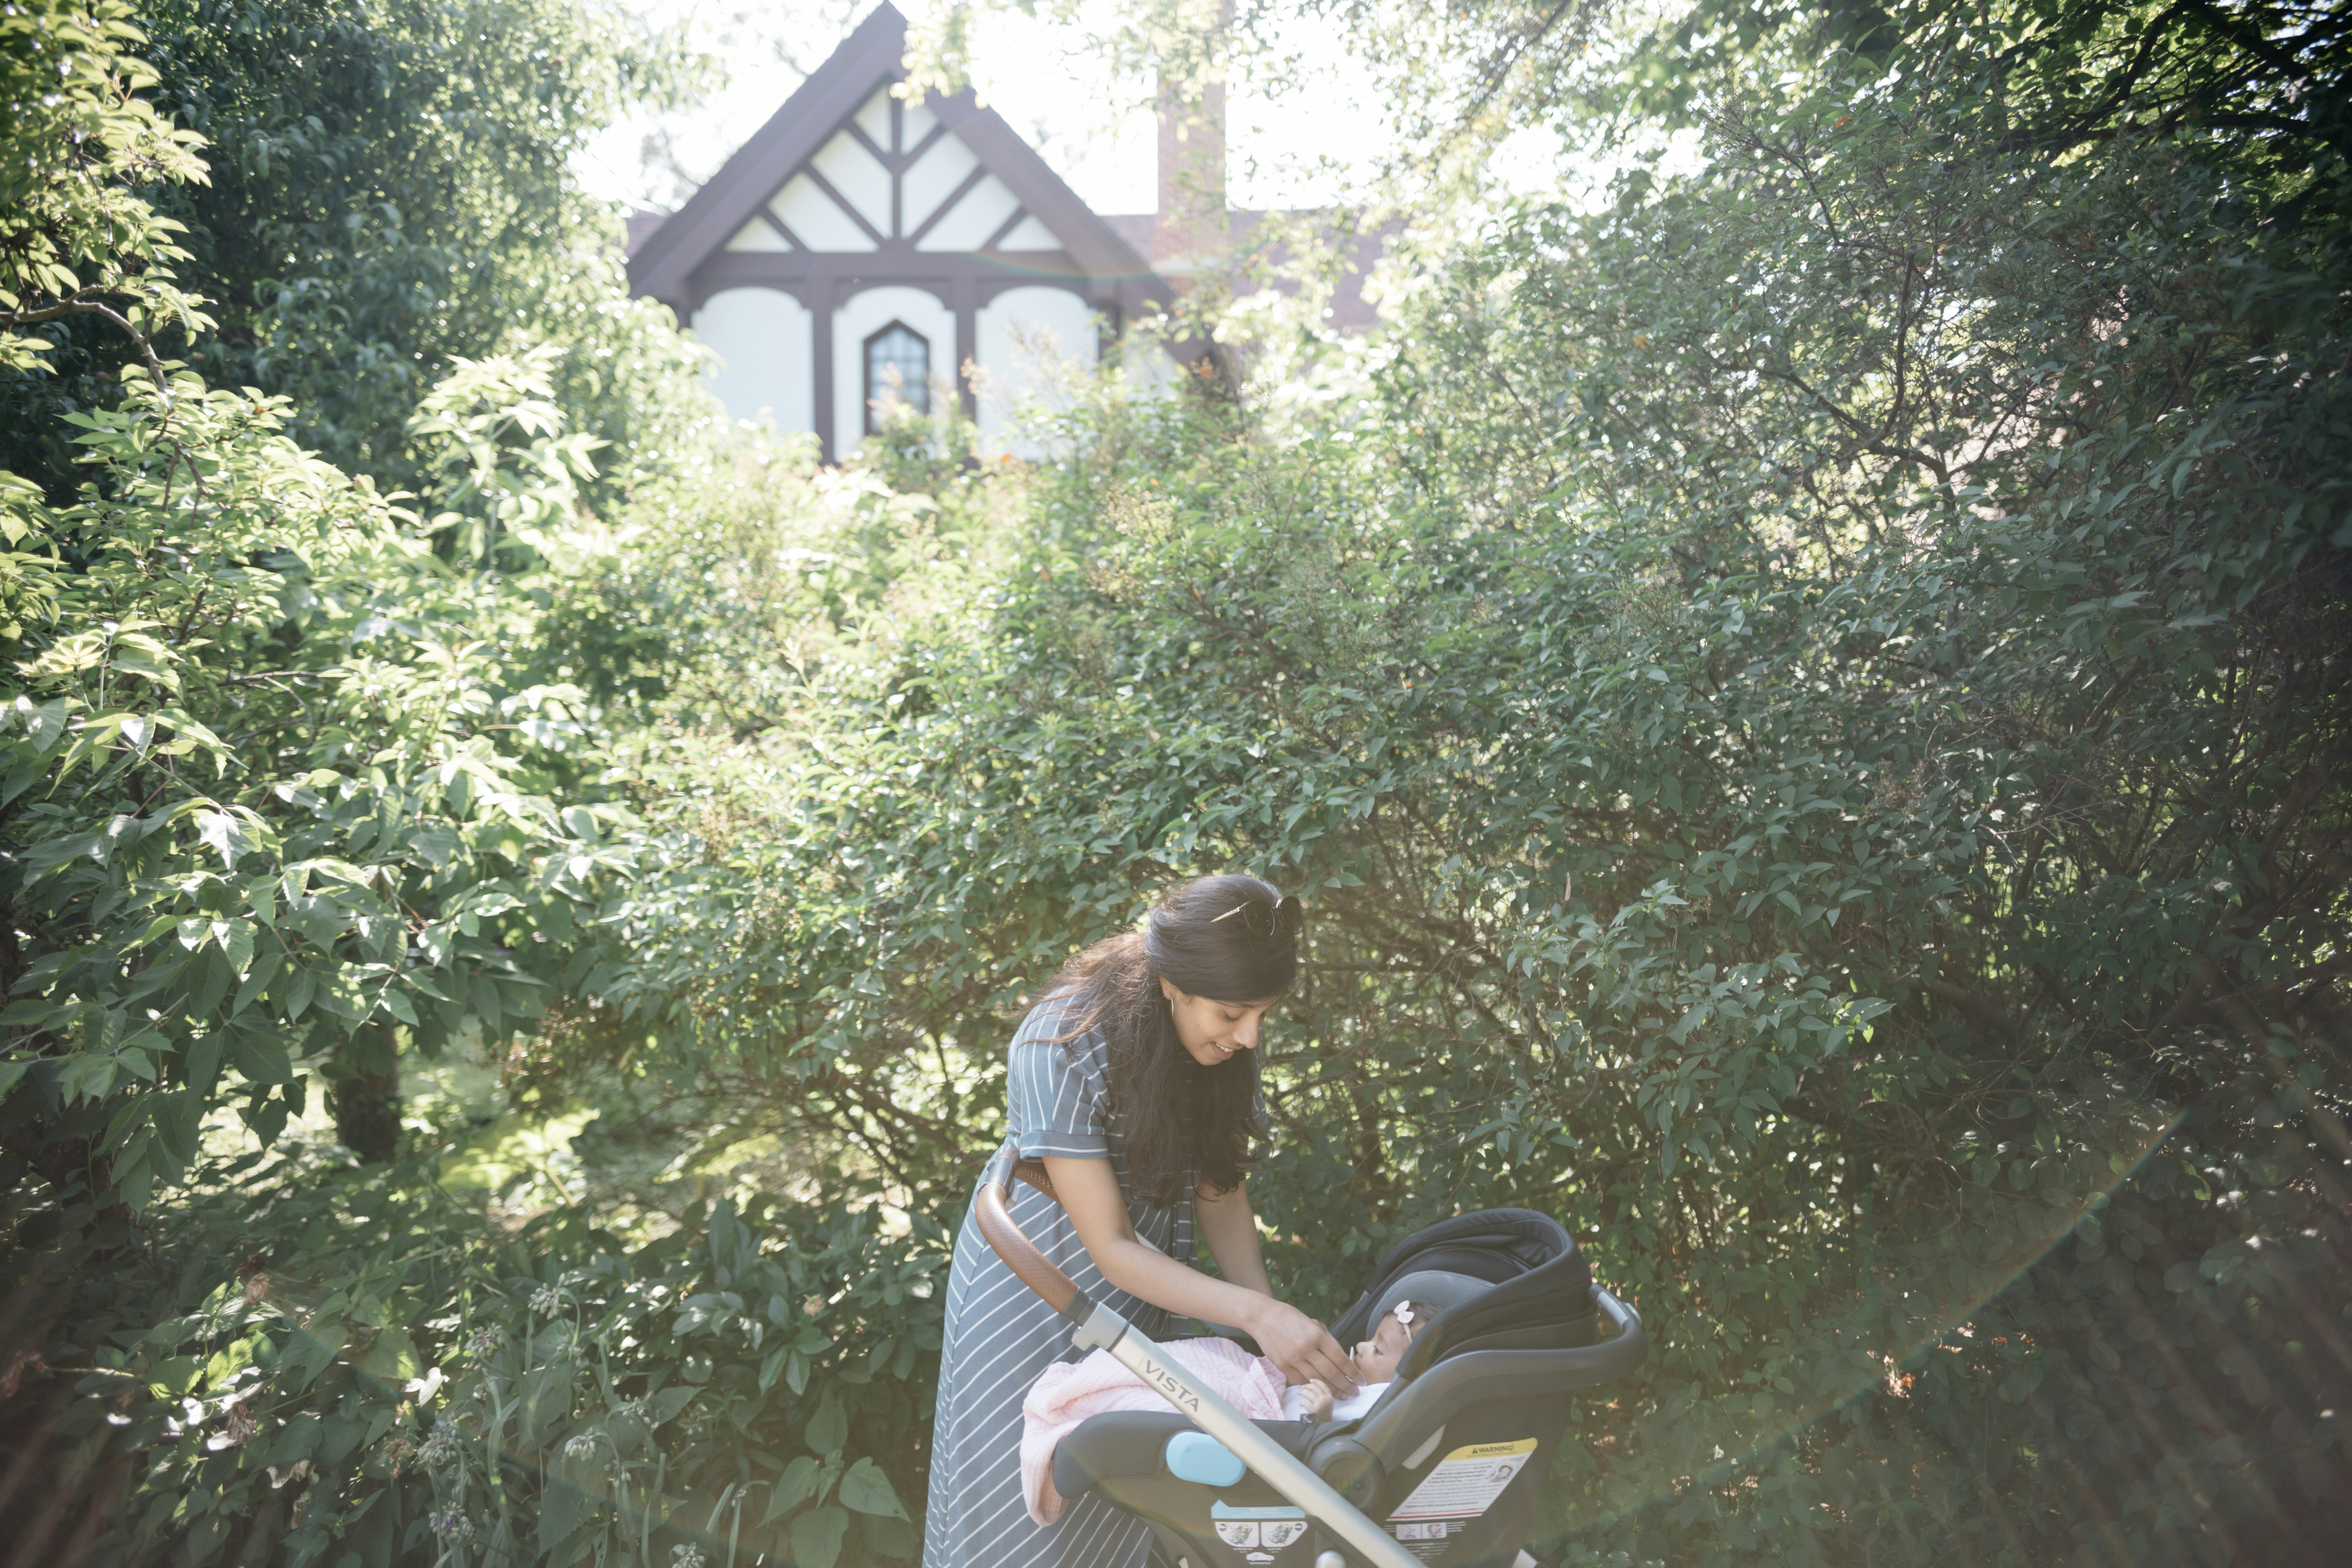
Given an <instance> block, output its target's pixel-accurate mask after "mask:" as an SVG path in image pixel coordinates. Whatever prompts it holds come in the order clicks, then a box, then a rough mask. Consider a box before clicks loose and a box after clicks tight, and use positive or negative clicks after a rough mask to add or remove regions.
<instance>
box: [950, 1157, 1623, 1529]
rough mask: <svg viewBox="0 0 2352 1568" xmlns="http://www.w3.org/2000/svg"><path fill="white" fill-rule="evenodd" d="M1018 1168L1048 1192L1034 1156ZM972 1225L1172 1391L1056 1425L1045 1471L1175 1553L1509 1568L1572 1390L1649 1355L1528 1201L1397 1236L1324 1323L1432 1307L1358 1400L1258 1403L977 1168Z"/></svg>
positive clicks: (1346, 1331)
mask: <svg viewBox="0 0 2352 1568" xmlns="http://www.w3.org/2000/svg"><path fill="white" fill-rule="evenodd" d="M1012 1175H1013V1176H1016V1177H1018V1178H1020V1179H1021V1180H1023V1181H1025V1182H1027V1183H1028V1184H1030V1185H1032V1186H1034V1187H1036V1188H1037V1189H1038V1190H1039V1191H1041V1192H1043V1193H1045V1194H1046V1195H1047V1196H1049V1197H1050V1196H1052V1195H1053V1192H1054V1189H1053V1185H1052V1184H1051V1183H1050V1182H1049V1181H1047V1180H1046V1177H1045V1171H1044V1169H1043V1167H1041V1166H1038V1165H1035V1164H1033V1163H1029V1162H1027V1161H1023V1162H1020V1163H1016V1164H1015V1165H1014V1166H1013V1170H1012ZM974 1216H975V1220H976V1222H977V1223H978V1225H979V1226H980V1230H981V1235H982V1237H985V1238H986V1240H987V1242H988V1244H989V1246H991V1247H993V1248H994V1249H995V1250H996V1254H997V1256H998V1257H1000V1258H1003V1259H1004V1261H1005V1263H1006V1264H1007V1265H1008V1266H1009V1267H1010V1268H1012V1269H1013V1273H1014V1274H1016V1275H1018V1276H1019V1277H1020V1278H1021V1279H1022V1281H1023V1282H1024V1284H1026V1285H1027V1286H1028V1287H1029V1288H1030V1289H1033V1290H1034V1291H1035V1292H1036V1293H1037V1294H1038V1295H1039V1296H1041V1297H1043V1298H1044V1299H1045V1300H1046V1301H1047V1302H1048V1303H1050V1304H1051V1305H1052V1306H1053V1307H1054V1308H1055V1310H1058V1311H1059V1312H1061V1313H1062V1315H1063V1316H1065V1317H1066V1318H1068V1319H1069V1320H1070V1321H1071V1322H1072V1323H1073V1324H1074V1325H1075V1331H1073V1333H1072V1334H1071V1343H1072V1345H1073V1346H1074V1347H1075V1348H1076V1350H1078V1351H1081V1352H1083V1351H1085V1350H1087V1349H1091V1348H1094V1347H1097V1346H1098V1347H1100V1348H1102V1349H1105V1350H1108V1352H1110V1353H1111V1354H1112V1355H1114V1356H1116V1357H1118V1360H1119V1361H1120V1362H1121V1363H1124V1364H1125V1365H1126V1366H1127V1367H1128V1368H1129V1370H1130V1371H1132V1372H1133V1373H1136V1375H1137V1376H1139V1377H1140V1378H1142V1379H1143V1381H1144V1383H1145V1384H1147V1385H1149V1386H1150V1387H1151V1388H1153V1389H1155V1390H1157V1391H1158V1392H1159V1393H1160V1394H1161V1395H1162V1396H1163V1397H1164V1398H1166V1399H1167V1401H1168V1403H1169V1405H1170V1408H1169V1410H1168V1411H1167V1412H1166V1413H1164V1414H1162V1413H1160V1412H1146V1411H1120V1412H1115V1413H1113V1414H1110V1415H1096V1416H1092V1417H1090V1418H1089V1419H1087V1421H1085V1422H1084V1423H1082V1424H1081V1425H1080V1426H1078V1428H1077V1429H1076V1431H1074V1432H1072V1433H1070V1434H1069V1435H1068V1436H1066V1437H1064V1438H1063V1439H1062V1442H1061V1445H1060V1447H1059V1448H1058V1449H1057V1450H1056V1452H1055V1456H1054V1486H1055V1489H1056V1490H1057V1491H1059V1492H1060V1493H1061V1494H1062V1495H1063V1496H1064V1497H1069V1498H1075V1497H1076V1496H1078V1495H1079V1494H1081V1493H1083V1492H1087V1491H1092V1492H1095V1493H1097V1494H1098V1495H1100V1496H1102V1497H1104V1498H1106V1499H1108V1500H1109V1501H1110V1502H1112V1503H1113V1504H1114V1505H1116V1506H1118V1507H1119V1508H1121V1509H1124V1510H1127V1511H1128V1512H1129V1513H1132V1514H1135V1515H1137V1516H1138V1517H1139V1518H1141V1519H1144V1520H1146V1521H1149V1522H1150V1525H1151V1528H1152V1531H1153V1533H1154V1534H1155V1535H1156V1536H1157V1537H1158V1538H1159V1545H1160V1556H1161V1557H1162V1558H1164V1559H1165V1560H1166V1561H1167V1562H1169V1563H1176V1564H1178V1568H1309V1565H1310V1564H1311V1565H1312V1568H1438V1565H1440V1564H1444V1565H1446V1568H1466V1565H1469V1564H1480V1565H1487V1564H1492V1565H1494V1568H1510V1565H1512V1564H1514V1563H1517V1564H1521V1565H1524V1564H1526V1563H1530V1562H1531V1561H1532V1560H1531V1559H1529V1558H1528V1556H1527V1554H1526V1552H1525V1551H1524V1547H1525V1544H1526V1541H1527V1536H1528V1531H1529V1529H1530V1528H1531V1527H1532V1526H1533V1524H1534V1521H1535V1513H1536V1505H1537V1501H1538V1494H1539V1489H1540V1488H1541V1486H1542V1477H1543V1473H1544V1470H1545V1468H1546V1467H1547V1466H1548V1465H1549V1462H1550V1459H1551V1456H1552V1451H1553V1448H1554V1447H1555V1445H1557V1444H1558V1443H1559V1439H1560V1433H1561V1429H1562V1427H1563V1426H1565V1424H1566V1422H1567V1415H1568V1410H1567V1401H1566V1399H1565V1398H1564V1397H1563V1396H1564V1395H1566V1394H1568V1393H1570V1391H1571V1390H1574V1389H1579V1388H1588V1387H1591V1386H1592V1385H1593V1384H1601V1383H1606V1382H1608V1381H1610V1380H1611V1379H1612V1378H1617V1377H1622V1376H1623V1375H1624V1374H1625V1373H1628V1372H1631V1371H1632V1370H1633V1368H1634V1367H1636V1366H1638V1365H1639V1364H1640V1363H1641V1360H1642V1354H1643V1340H1642V1321H1641V1318H1640V1317H1639V1316H1638V1315H1637V1314H1636V1313H1635V1312H1634V1311H1633V1309H1632V1308H1630V1307H1627V1306H1625V1305H1624V1304H1623V1303H1622V1302H1620V1301H1619V1300H1617V1299H1616V1298H1615V1297H1613V1296H1612V1295H1610V1294H1609V1292H1608V1291H1606V1290H1603V1289H1601V1288H1600V1287H1599V1286H1597V1285H1595V1284H1593V1283H1592V1277H1591V1271H1590V1270H1589V1269H1588V1268H1587V1267H1586V1265H1585V1261H1584V1258H1583V1255H1582V1254H1581V1253H1580V1252H1578V1251H1577V1249H1576V1243H1575V1241H1574V1240H1573V1239H1571V1238H1570V1236H1569V1234H1568V1232H1567V1231H1565V1230H1564V1229H1562V1228H1561V1227H1560V1226H1559V1223H1558V1222H1557V1221H1555V1220H1553V1219H1552V1218H1550V1217H1549V1215H1540V1214H1537V1213H1535V1212H1534V1211H1533V1210H1530V1209H1486V1210H1482V1211H1480V1212H1478V1213H1476V1214H1467V1215H1458V1216H1456V1217H1455V1218H1453V1219H1449V1220H1443V1221H1440V1222H1439V1223H1438V1224H1436V1225H1433V1226H1428V1227H1427V1228H1425V1229H1423V1230H1421V1231H1418V1232H1416V1233H1414V1234H1413V1235H1412V1236H1411V1237H1406V1238H1405V1239H1404V1240H1403V1241H1402V1242H1399V1243H1398V1244H1397V1245H1396V1246H1395V1247H1391V1248H1390V1249H1389V1251H1388V1252H1387V1253H1386V1254H1385V1255H1384V1256H1383V1257H1382V1258H1381V1260H1380V1262H1379V1264H1378V1265H1377V1266H1376V1267H1375V1268H1374V1269H1373V1272H1372V1279H1371V1281H1370V1285H1369V1287H1368V1288H1367V1289H1366V1290H1365V1292H1364V1294H1363V1296H1362V1297H1361V1299H1360V1300H1358V1301H1357V1302H1356V1304H1355V1305H1354V1306H1353V1307H1351V1308H1349V1310H1348V1312H1347V1314H1346V1315H1345V1316H1344V1317H1342V1318H1341V1319H1340V1320H1339V1322H1338V1323H1337V1324H1336V1325H1334V1328H1333V1334H1334V1336H1335V1337H1336V1338H1338V1339H1339V1341H1340V1342H1342V1343H1347V1342H1351V1341H1354V1340H1357V1339H1361V1338H1363V1337H1365V1334H1366V1331H1367V1330H1368V1329H1369V1328H1370V1325H1372V1324H1373V1323H1375V1322H1376V1321H1378V1320H1379V1319H1380V1317H1381V1315H1382V1314H1384V1313H1386V1312H1387V1311H1389V1310H1391V1308H1392V1307H1393V1306H1394V1305H1395V1304H1396V1303H1397V1302H1399V1301H1403V1300H1417V1301H1423V1302H1426V1303H1428V1304H1430V1305H1433V1306H1436V1307H1440V1308H1442V1309H1443V1310H1442V1311H1441V1312H1440V1313H1439V1315H1438V1318H1437V1320H1436V1321H1435V1322H1434V1323H1433V1325H1432V1326H1431V1327H1430V1328H1429V1329H1427V1330H1425V1331H1423V1332H1421V1333H1419V1334H1417V1335H1415V1336H1414V1338H1413V1341H1412V1345H1411V1347H1410V1348H1409V1349H1408V1350H1407V1351H1406V1352H1405V1354H1404V1357H1403V1360H1402V1362H1401V1363H1399V1365H1398V1368H1397V1375H1396V1380H1395V1381H1394V1382H1393V1383H1391V1384H1390V1385H1389V1387H1388V1389H1387V1391H1386V1392H1385V1393H1383V1394H1381V1397H1380V1399H1379V1401H1378V1403H1376V1404H1375V1405H1373V1406H1372V1407H1371V1408H1370V1410H1369V1411H1367V1412H1366V1413H1365V1414H1364V1415H1362V1416H1360V1417H1359V1418H1356V1419H1353V1420H1346V1421H1332V1422H1325V1423H1321V1424H1317V1423H1312V1422H1307V1421H1253V1420H1250V1419H1248V1418H1247V1417H1245V1416H1244V1415H1241V1414H1239V1413H1238V1412H1237V1411H1235V1410H1234V1408H1233V1407H1232V1406H1231V1405H1227V1404H1226V1403H1225V1402H1224V1401H1223V1400H1222V1399H1220V1398H1218V1397H1217V1395H1216V1394H1213V1393H1212V1392H1211V1391H1210V1390H1208V1389H1205V1388H1202V1387H1198V1386H1196V1383H1195V1380H1194V1379H1192V1377H1191V1375H1190V1374H1188V1373H1186V1372H1185V1371H1184V1369H1183V1368H1182V1367H1181V1366H1180V1365H1178V1364H1177V1363H1175V1362H1174V1361H1172V1360H1171V1359H1170V1358H1169V1357H1168V1356H1167V1355H1166V1354H1165V1353H1164V1352H1161V1351H1160V1347H1159V1346H1158V1345H1156V1344H1154V1343H1153V1342H1151V1341H1150V1339H1149V1338H1147V1337H1146V1336H1145V1335H1143V1334H1142V1333H1140V1332H1139V1331H1137V1330H1136V1329H1135V1327H1134V1326H1133V1325H1132V1324H1130V1323H1129V1322H1128V1321H1127V1320H1126V1319H1125V1318H1123V1317H1121V1316H1120V1315H1119V1314H1118V1313H1117V1312H1114V1311H1112V1310H1109V1309H1108V1308H1106V1307H1102V1306H1099V1305H1097V1303H1095V1302H1094V1301H1092V1300H1088V1299H1087V1295H1086V1293H1085V1292H1084V1291H1082V1290H1080V1289H1078V1288H1077V1285H1076V1282H1074V1281H1073V1280H1072V1279H1070V1277H1069V1276H1068V1275H1066V1274H1064V1273H1063V1272H1062V1271H1061V1270H1060V1269H1058V1268H1055V1267H1054V1265H1053V1264H1052V1263H1051V1262H1050V1261H1048V1260H1047V1259H1046V1258H1045V1255H1044V1254H1043V1253H1041V1252H1039V1251H1038V1250H1037V1249H1036V1247H1034V1246H1033V1245H1031V1243H1030V1241H1029V1238H1028V1237H1025V1236H1024V1235H1022V1234H1021V1229H1020V1227H1019V1226H1016V1225H1014V1224H1013V1219H1012V1215H1010V1214H1009V1213H1008V1212H1007V1211H1006V1209H1005V1205H1004V1188H1003V1187H999V1186H998V1185H996V1184H993V1183H984V1184H982V1187H981V1190H980V1194H979V1199H978V1202H977V1204H976V1205H974Z"/></svg>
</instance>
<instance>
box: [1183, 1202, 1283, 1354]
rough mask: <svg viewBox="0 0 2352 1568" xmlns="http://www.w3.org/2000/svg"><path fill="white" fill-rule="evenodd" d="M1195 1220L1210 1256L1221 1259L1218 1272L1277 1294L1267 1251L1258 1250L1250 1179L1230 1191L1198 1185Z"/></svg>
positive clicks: (1249, 1286)
mask: <svg viewBox="0 0 2352 1568" xmlns="http://www.w3.org/2000/svg"><path fill="white" fill-rule="evenodd" d="M1192 1223H1193V1225H1194V1226H1197V1227H1198V1228H1199V1230H1200V1232H1201V1239H1202V1241H1205V1242H1207V1243H1208V1244H1209V1256H1210V1257H1212V1258H1215V1259H1216V1260H1217V1272H1218V1273H1220V1274H1222V1275H1223V1276H1224V1277H1225V1279H1226V1281H1227V1282H1228V1283H1229V1284H1234V1285H1238V1286H1240V1287H1241V1288H1242V1289H1244V1290H1255V1291H1256V1292H1257V1293H1258V1294H1259V1295H1261V1296H1272V1295H1273V1294H1274V1283H1273V1281H1272V1280H1269V1279H1267V1278H1266V1277H1265V1255H1264V1254H1262V1253H1260V1252H1259V1251H1258V1242H1257V1215H1255V1214H1254V1213H1252V1212H1251V1210H1250V1201H1249V1184H1248V1183H1247V1182H1243V1183H1241V1184H1238V1185H1236V1186H1235V1187H1234V1190H1233V1191H1232V1192H1230V1193H1217V1192H1212V1191H1211V1190H1210V1189H1209V1188H1208V1187H1206V1186H1201V1187H1196V1188H1194V1189H1193V1192H1192ZM1234 1326H1235V1327H1236V1328H1238V1327H1239V1326H1240V1325H1239V1324H1235V1325H1234Z"/></svg>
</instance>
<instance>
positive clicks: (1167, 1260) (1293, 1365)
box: [1045, 1154, 1356, 1392]
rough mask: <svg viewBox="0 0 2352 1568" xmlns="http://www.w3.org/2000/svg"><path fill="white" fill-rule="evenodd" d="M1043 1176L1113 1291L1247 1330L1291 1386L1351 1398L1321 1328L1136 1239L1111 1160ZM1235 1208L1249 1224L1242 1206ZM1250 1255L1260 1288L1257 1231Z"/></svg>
mask: <svg viewBox="0 0 2352 1568" xmlns="http://www.w3.org/2000/svg"><path fill="white" fill-rule="evenodd" d="M1045 1173H1046V1176H1047V1177H1048V1179H1050V1180H1051V1181H1052V1182H1053V1184H1054V1191H1055V1194H1057V1195H1059V1196H1060V1198H1061V1200H1062V1207H1063V1208H1064V1209H1065V1210H1066V1212H1067V1213H1068V1214H1069V1216H1070V1223H1071V1224H1072V1225H1074V1226H1076V1227H1077V1231H1078V1239H1079V1240H1080V1241H1082V1242H1084V1243H1085V1244H1086V1248H1087V1254H1088V1256H1090V1257H1092V1258H1094V1260H1095V1267H1096V1268H1099V1269H1101V1270H1102V1276H1103V1278H1104V1279H1107V1280H1108V1281H1109V1282H1110V1283H1111V1284H1112V1285H1113V1286H1115V1287H1116V1288H1118V1289H1121V1290H1124V1291H1126V1292H1127V1293H1128V1294H1129V1295H1130V1296H1133V1297H1136V1298H1138V1299H1139V1300H1145V1301H1149V1302H1150V1303H1151V1304H1152V1305H1153V1306H1155V1307H1158V1308H1160V1309H1161V1310H1165V1311H1170V1312H1175V1313H1178V1314H1180V1315H1181V1316H1184V1317H1188V1318H1200V1319H1202V1320H1203V1321H1207V1322H1212V1323H1230V1324H1231V1325H1233V1326H1234V1328H1237V1329H1244V1330H1246V1331H1248V1333H1249V1335H1250V1337H1251V1338H1252V1339H1254V1340H1255V1341H1257V1342H1258V1344H1259V1346H1260V1347H1261V1348H1263V1349H1264V1350H1265V1353H1266V1355H1267V1357H1268V1358H1269V1359H1271V1360H1272V1361H1273V1362H1274V1363H1275V1364H1276V1366H1278V1367H1280V1368H1281V1369H1282V1372H1283V1375H1284V1376H1285V1377H1286V1378H1287V1379H1289V1380H1290V1381H1291V1382H1293V1383H1305V1382H1306V1381H1307V1379H1309V1378H1317V1377H1319V1378H1321V1379H1322V1380H1323V1381H1324V1382H1325V1383H1327V1384H1330V1385H1331V1386H1332V1387H1333V1388H1335V1389H1339V1388H1345V1389H1348V1390H1349V1391H1350V1392H1353V1391H1354V1389H1355V1386H1356V1379H1355V1376H1354V1367H1353V1366H1352V1364H1351V1363H1349V1360H1348V1358H1347V1356H1346V1355H1345V1354H1343V1353H1342V1352H1341V1351H1340V1349H1339V1342H1338V1341H1337V1340H1334V1339H1333V1338H1332V1337H1331V1336H1330V1335H1329V1334H1328V1332H1326V1331H1324V1328H1323V1325H1322V1324H1320V1323H1318V1322H1317V1321H1315V1320H1314V1319H1312V1318H1310V1317H1308V1316H1307V1314H1306V1313H1304V1312H1302V1311H1300V1310H1298V1309H1297V1308H1296V1307H1292V1306H1287V1305H1286V1304H1285V1303H1283V1302H1280V1301H1277V1300H1275V1299H1274V1296H1273V1293H1272V1291H1271V1290H1269V1289H1246V1288H1244V1286H1241V1285H1237V1284H1234V1283H1231V1282H1229V1281H1227V1280H1223V1279H1210V1278H1209V1277H1208V1276H1207V1275H1205V1274H1202V1273H1201V1272H1199V1271H1198V1270H1196V1269H1193V1268H1190V1267H1188V1266H1187V1265H1185V1264H1181V1263H1179V1262H1177V1261H1176V1260H1175V1259H1174V1258H1171V1257H1169V1256H1168V1255H1167V1254H1166V1253H1164V1252H1162V1251H1160V1249H1159V1248H1157V1247H1147V1246H1145V1245H1144V1244H1143V1243H1142V1242H1141V1241H1139V1240H1138V1239H1137V1238H1136V1235H1135V1227H1134V1226H1131V1225H1129V1223H1128V1218H1127V1201H1126V1199H1124V1198H1123V1197H1121V1196H1120V1195H1119V1191H1118V1176H1117V1175H1115V1174H1113V1173H1112V1171H1111V1168H1110V1162H1109V1161H1108V1160H1068V1159H1063V1158H1060V1157H1058V1156H1056V1155H1052V1154H1048V1155H1046V1156H1045ZM1239 1206H1240V1207H1241V1208H1242V1211H1243V1214H1244V1217H1245V1218H1246V1215H1247V1212H1248V1209H1247V1204H1246V1202H1244V1203H1243V1204H1242V1205H1239ZM1195 1212H1196V1214H1197V1213H1198V1211H1197V1210H1196V1211H1195ZM1212 1250H1213V1251H1214V1252H1215V1253H1216V1255H1217V1263H1218V1266H1219V1267H1220V1268H1223V1267H1224V1266H1225V1253H1224V1250H1223V1248H1219V1247H1215V1246H1214V1244H1212ZM1249 1255H1250V1258H1251V1260H1252V1262H1253V1263H1255V1264H1256V1279H1257V1281H1258V1283H1259V1284H1260V1286H1261V1287H1263V1285H1264V1282H1265V1264H1264V1263H1263V1262H1259V1261H1258V1260H1257V1237H1256V1235H1255V1230H1254V1229H1253V1232H1252V1234H1251V1237H1250V1244H1249Z"/></svg>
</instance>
